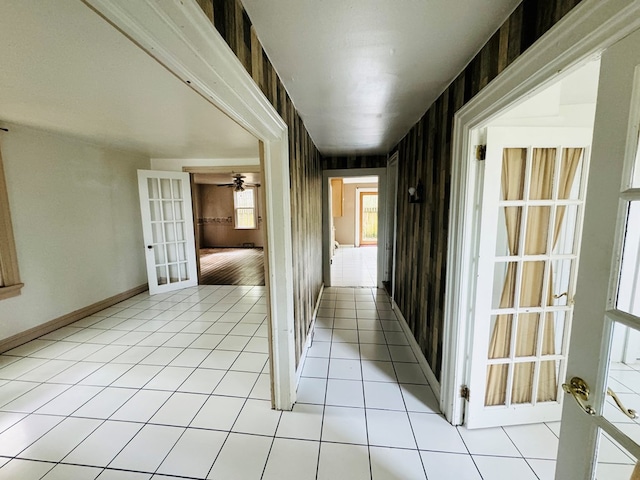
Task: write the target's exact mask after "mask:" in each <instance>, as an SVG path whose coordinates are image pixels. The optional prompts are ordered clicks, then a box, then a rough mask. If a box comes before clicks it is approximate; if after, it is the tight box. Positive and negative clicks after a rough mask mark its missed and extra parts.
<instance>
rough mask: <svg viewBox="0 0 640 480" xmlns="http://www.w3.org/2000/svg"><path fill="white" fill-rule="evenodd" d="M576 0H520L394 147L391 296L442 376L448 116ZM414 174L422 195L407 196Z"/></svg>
mask: <svg viewBox="0 0 640 480" xmlns="http://www.w3.org/2000/svg"><path fill="white" fill-rule="evenodd" d="M579 1H580V0H524V1H523V2H522V3H521V4H520V6H518V8H516V10H515V11H514V12H513V13H512V14H511V16H510V17H509V18H508V19H507V20H506V21H505V22H504V24H503V25H502V26H501V27H500V29H499V30H498V31H497V32H496V33H495V34H494V35H493V36H492V37H491V39H490V40H489V41H488V42H487V44H486V45H485V46H484V47H483V48H482V50H481V51H480V52H479V53H478V54H477V55H476V56H475V58H473V60H472V61H471V62H470V63H469V65H467V67H466V68H465V69H464V71H463V72H462V73H461V74H460V75H459V76H458V77H457V78H456V79H455V80H454V81H453V82H452V83H451V84H450V85H449V87H448V88H447V89H446V90H445V91H444V93H443V94H442V95H441V96H440V97H439V98H438V99H437V100H436V102H435V103H434V104H433V105H431V107H430V108H429V110H427V112H426V113H425V114H424V116H423V117H422V118H421V119H420V121H419V122H418V123H417V124H416V125H414V126H413V128H412V129H411V130H410V131H409V133H408V134H407V135H406V136H405V137H404V138H403V139H402V140H401V141H400V143H399V144H398V145H397V146H396V147H395V148H394V150H396V149H397V150H398V157H399V160H398V168H399V171H398V226H399V227H398V232H397V261H398V264H397V270H396V281H397V284H396V302H397V303H398V305H399V307H400V310H401V311H402V313H403V315H404V317H405V318H406V319H407V322H408V323H409V326H410V327H411V330H412V331H413V333H414V335H415V337H416V339H417V340H418V343H419V345H420V347H421V348H422V351H423V352H424V354H425V357H426V358H427V361H428V362H429V364H430V365H431V368H432V369H433V371H434V373H435V374H436V376H437V377H438V378H440V373H441V365H442V333H443V321H444V313H443V312H444V287H445V278H446V275H447V265H446V255H447V236H448V228H449V225H448V218H449V201H450V182H451V142H452V130H453V128H452V127H453V116H454V114H455V112H456V111H457V110H459V109H460V108H461V107H462V106H463V105H464V104H465V103H466V102H468V101H469V100H470V99H471V98H473V97H474V96H475V95H476V94H477V93H478V92H479V91H480V90H482V88H484V87H485V86H486V85H487V84H488V83H489V82H490V81H491V80H492V79H494V78H495V77H496V76H497V75H498V74H499V73H500V72H502V71H503V70H504V69H505V68H506V67H507V66H508V65H510V64H511V63H512V62H513V61H514V60H515V59H516V58H517V57H518V56H519V55H520V54H521V53H522V52H524V51H525V50H526V49H527V48H528V47H530V46H531V45H532V44H533V43H534V42H535V41H536V40H537V39H538V38H540V37H541V36H542V35H543V34H544V33H545V32H546V31H547V30H549V28H551V27H552V26H553V25H554V24H555V23H556V22H557V21H558V20H560V18H562V17H563V16H564V15H565V14H566V13H567V12H569V11H570V10H571V9H572V8H573V7H574V6H575V5H577V4H578V3H579ZM418 179H420V180H421V181H422V183H423V185H424V194H425V201H424V203H421V204H411V203H409V202H408V195H407V194H406V192H407V190H408V188H409V187H411V186H415V184H416V183H417V181H418Z"/></svg>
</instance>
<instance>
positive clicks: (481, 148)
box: [476, 145, 487, 160]
mask: <svg viewBox="0 0 640 480" xmlns="http://www.w3.org/2000/svg"><path fill="white" fill-rule="evenodd" d="M486 158H487V146H486V145H476V160H485V159H486Z"/></svg>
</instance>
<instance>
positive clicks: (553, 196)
mask: <svg viewBox="0 0 640 480" xmlns="http://www.w3.org/2000/svg"><path fill="white" fill-rule="evenodd" d="M599 68H600V65H599V61H598V60H595V61H591V62H588V63H586V64H584V65H582V66H581V67H580V68H577V69H575V70H574V71H573V72H571V73H570V74H568V75H566V76H564V77H563V78H561V79H559V80H557V81H556V82H554V83H553V84H552V85H550V86H547V87H546V88H544V89H542V90H541V91H539V92H536V93H535V94H534V95H531V96H528V98H526V99H522V100H521V101H520V102H518V103H517V104H516V105H515V106H513V107H511V108H509V109H508V110H507V111H504V112H502V113H501V114H500V115H498V116H497V117H494V118H493V119H491V120H490V121H488V122H486V123H485V124H484V125H482V126H481V127H478V128H476V129H475V130H474V131H473V132H472V135H473V137H474V140H475V143H477V144H485V145H486V159H485V160H484V161H483V162H479V164H476V166H475V169H476V175H475V177H476V179H475V182H476V183H475V191H474V196H475V198H476V202H477V205H478V210H477V213H475V214H474V215H473V217H474V218H473V222H472V224H473V225H474V231H475V239H476V240H475V246H474V247H473V252H474V254H473V257H474V258H475V259H477V264H476V265H477V266H476V272H475V275H474V277H475V278H476V279H477V280H476V281H475V284H474V285H473V286H471V287H470V295H471V297H470V298H471V300H470V305H469V306H470V309H471V311H472V312H473V314H471V315H469V316H468V317H467V320H466V321H467V325H466V329H467V331H468V332H469V336H468V339H467V351H470V352H471V353H470V355H469V356H468V357H467V360H466V361H467V364H466V371H467V373H466V380H465V385H467V386H468V388H469V392H470V399H469V401H468V402H465V407H466V409H465V412H464V416H465V418H464V423H465V424H466V425H467V427H468V428H480V427H492V426H506V425H522V424H537V423H548V422H557V421H559V420H560V417H561V414H562V402H563V397H564V395H563V393H562V387H561V384H562V379H563V378H564V376H565V371H566V359H567V354H568V349H569V341H568V340H569V332H570V329H571V323H572V317H573V305H574V302H573V298H574V294H575V280H576V278H577V272H578V258H579V252H580V241H581V231H582V218H583V214H584V200H585V195H586V187H587V186H586V178H587V173H588V167H589V155H590V144H591V137H592V134H593V122H594V118H595V105H596V100H597V87H598V78H599ZM459 353H460V352H459ZM460 354H461V353H460ZM471 392H472V393H471Z"/></svg>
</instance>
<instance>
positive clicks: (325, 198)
mask: <svg viewBox="0 0 640 480" xmlns="http://www.w3.org/2000/svg"><path fill="white" fill-rule="evenodd" d="M373 176H377V177H378V245H380V244H381V243H383V242H385V241H386V238H387V221H386V219H387V196H386V193H387V168H386V167H384V168H344V169H335V170H323V171H322V278H323V282H324V286H325V287H330V286H331V248H330V247H331V219H330V215H329V189H330V186H329V179H330V178H336V177H342V178H347V177H373ZM384 250H385V249H384V248H383V249H380V248H378V261H377V270H378V272H377V275H376V277H377V278H376V287H377V288H384V285H383V284H382V280H383V278H384V262H385V260H386V252H385V251H384Z"/></svg>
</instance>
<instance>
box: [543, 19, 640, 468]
mask: <svg viewBox="0 0 640 480" xmlns="http://www.w3.org/2000/svg"><path fill="white" fill-rule="evenodd" d="M600 68H601V73H600V86H599V91H598V105H597V110H596V121H595V130H594V138H593V155H592V167H591V172H590V174H589V177H590V180H589V182H590V183H591V184H592V185H591V187H590V191H589V196H588V197H587V202H586V209H585V211H586V213H585V220H584V240H583V246H582V253H581V266H580V274H579V276H578V282H577V288H578V290H577V291H578V294H577V295H576V308H575V324H576V326H577V325H578V324H579V325H580V328H574V329H573V331H572V334H571V353H570V355H569V360H568V369H567V380H566V387H565V388H566V390H567V391H568V393H567V395H566V397H567V399H566V402H565V405H564V407H563V412H562V427H561V432H560V447H559V452H558V463H557V469H556V477H555V478H556V479H562V480H584V479H592V478H598V479H600V480H605V479H607V480H609V479H612V480H617V479H623V480H629V479H636V478H640V468H638V467H636V464H637V460H638V459H640V446H639V444H640V425H639V424H638V420H637V418H632V417H634V415H633V413H634V412H629V411H628V410H629V409H636V410H640V401H638V400H639V398H640V397H639V396H638V394H640V368H639V367H638V363H637V362H638V360H637V358H631V359H630V358H625V355H620V353H619V348H618V347H617V345H616V343H617V342H616V339H619V338H624V337H625V336H626V332H629V331H631V332H633V334H632V336H631V337H634V336H636V337H637V334H638V332H639V331H640V281H639V279H640V256H639V255H640V161H639V159H638V134H639V128H638V127H639V125H640V31H636V32H635V33H633V34H631V35H630V36H628V37H626V38H625V39H623V40H621V41H620V42H618V43H616V44H615V45H613V46H612V47H610V48H609V49H607V50H606V51H605V52H604V53H603V55H602V63H601V67H600ZM587 388H588V392H587ZM614 394H617V397H618V399H619V402H616V401H615V398H614V396H613V395H614ZM569 396H576V397H577V398H576V401H574V400H573V399H571V398H568V397H569ZM618 403H619V405H618Z"/></svg>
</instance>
